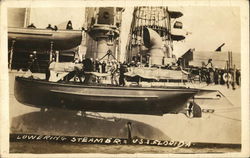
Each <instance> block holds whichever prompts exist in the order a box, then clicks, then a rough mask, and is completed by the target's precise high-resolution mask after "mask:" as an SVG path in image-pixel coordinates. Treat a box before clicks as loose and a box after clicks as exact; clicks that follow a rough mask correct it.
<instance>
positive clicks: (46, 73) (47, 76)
mask: <svg viewBox="0 0 250 158" xmlns="http://www.w3.org/2000/svg"><path fill="white" fill-rule="evenodd" d="M52 62H55V58H52V60H51V61H49V62H48V67H47V69H46V72H45V79H46V81H49V78H50V64H51V63H52Z"/></svg>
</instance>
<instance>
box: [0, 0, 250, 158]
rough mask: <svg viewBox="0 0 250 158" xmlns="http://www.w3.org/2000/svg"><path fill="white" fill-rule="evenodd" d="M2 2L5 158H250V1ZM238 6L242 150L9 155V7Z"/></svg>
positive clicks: (0, 100) (0, 89) (0, 99)
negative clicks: (228, 151)
mask: <svg viewBox="0 0 250 158" xmlns="http://www.w3.org/2000/svg"><path fill="white" fill-rule="evenodd" d="M0 3H1V14H0V15H1V21H0V24H1V29H0V31H1V45H0V48H1V52H0V61H1V62H0V70H1V74H0V105H2V106H1V111H0V112H1V115H0V117H1V118H0V121H1V126H0V127H1V137H0V138H1V139H0V140H1V144H0V145H1V155H0V156H1V157H34V156H36V157H48V156H49V157H83V156H84V157H184V156H185V157H204V156H206V157H248V156H250V155H249V148H250V146H249V141H250V139H249V130H250V128H249V88H250V87H249V2H248V1H247V0H220V1H212V0H210V1H208V0H200V1H198V0H192V1H191V0H189V1H187V0H186V1H184V0H154V1H149V0H140V1H138V0H137V1H129V0H118V1H115V0H102V1H101V0H99V1H89V0H88V1H87V0H85V1H84V0H82V1H80V0H79V1H69V0H54V1H51V0H41V1H38V0H28V1H27V0H26V1H21V0H19V1H17V0H15V1H14V0H10V1H7V0H5V1H2V2H0ZM180 4H181V6H184V7H185V6H211V7H215V6H228V7H232V6H238V7H240V8H241V61H242V62H241V63H242V65H241V66H242V68H241V70H242V73H241V74H242V87H241V99H242V151H241V152H240V153H226V154H162V155H161V154H118V155H113V154H67V155H65V154H40V155H34V154H9V107H8V105H9V104H8V102H9V100H8V98H9V95H8V94H9V89H8V84H9V80H8V65H7V62H6V61H8V60H7V59H8V57H7V53H4V52H7V51H8V48H7V22H6V20H7V8H8V7H79V6H82V7H84V6H88V7H94V6H102V7H104V6H121V7H124V6H131V7H133V6H163V5H166V6H180Z"/></svg>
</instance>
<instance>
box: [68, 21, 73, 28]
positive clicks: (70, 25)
mask: <svg viewBox="0 0 250 158" xmlns="http://www.w3.org/2000/svg"><path fill="white" fill-rule="evenodd" d="M66 29H67V30H73V27H72V22H71V21H70V20H69V22H68V24H67V26H66Z"/></svg>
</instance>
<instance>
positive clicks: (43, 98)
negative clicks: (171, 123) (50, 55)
mask: <svg viewBox="0 0 250 158" xmlns="http://www.w3.org/2000/svg"><path fill="white" fill-rule="evenodd" d="M197 92H198V91H197V90H196V89H189V88H142V87H111V86H86V85H79V84H78V85H76V84H62V83H52V82H48V81H43V80H34V79H27V78H22V77H16V79H15V89H14V94H15V97H16V99H17V100H18V101H19V102H20V103H23V104H25V105H29V106H35V107H40V108H43V107H44V108H66V109H70V110H83V111H92V112H107V113H130V114H148V115H163V114H166V113H178V112H179V111H181V110H183V108H184V107H186V102H187V101H188V100H189V99H190V98H192V97H193V96H194V95H195V94H196V93H197Z"/></svg>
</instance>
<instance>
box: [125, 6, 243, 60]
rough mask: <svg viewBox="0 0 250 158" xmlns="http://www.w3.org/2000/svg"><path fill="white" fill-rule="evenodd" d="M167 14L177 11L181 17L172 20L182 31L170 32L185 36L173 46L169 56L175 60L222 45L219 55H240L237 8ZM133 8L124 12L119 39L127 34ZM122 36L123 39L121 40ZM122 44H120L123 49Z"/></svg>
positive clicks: (184, 9) (194, 10) (212, 8)
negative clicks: (179, 24)
mask: <svg viewBox="0 0 250 158" xmlns="http://www.w3.org/2000/svg"><path fill="white" fill-rule="evenodd" d="M169 10H174V11H181V12H182V13H183V16H182V17H180V18H177V19H173V20H172V22H173V23H174V22H175V21H181V22H182V23H183V29H182V30H176V29H175V30H173V32H176V33H179V34H182V35H185V36H186V33H187V32H188V35H187V36H186V39H185V40H183V41H178V42H174V51H173V53H174V54H175V55H176V56H177V57H179V56H181V55H182V54H183V53H185V52H186V51H187V50H188V49H190V48H195V50H197V51H214V50H215V49H216V48H218V47H219V46H220V45H221V44H222V43H225V45H224V47H222V51H233V52H235V53H240V43H241V42H240V39H241V37H240V34H241V29H240V28H241V26H240V9H239V7H201V6H197V7H189V6H185V7H169ZM132 12H133V8H131V7H128V8H125V12H124V13H123V19H124V20H123V23H122V27H123V28H122V33H121V36H122V39H124V38H125V36H126V35H127V34H128V33H129V28H130V25H129V23H130V22H131V19H132ZM123 36H124V37H123ZM124 45H126V43H122V48H123V49H124Z"/></svg>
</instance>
